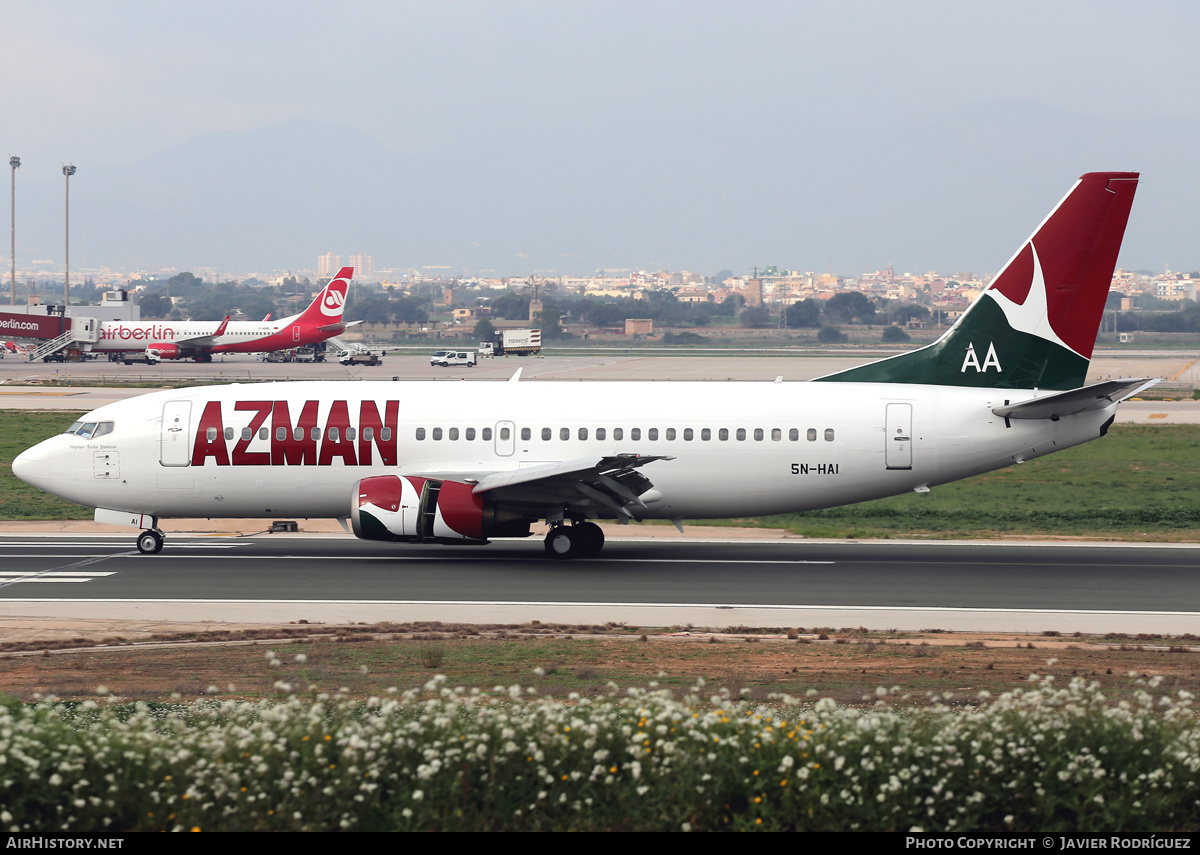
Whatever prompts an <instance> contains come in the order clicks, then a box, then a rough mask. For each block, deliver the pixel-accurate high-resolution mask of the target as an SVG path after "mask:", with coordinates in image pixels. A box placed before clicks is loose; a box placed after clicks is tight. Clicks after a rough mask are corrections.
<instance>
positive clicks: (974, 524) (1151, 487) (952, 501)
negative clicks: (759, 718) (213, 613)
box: [0, 410, 1200, 540]
mask: <svg viewBox="0 0 1200 855" xmlns="http://www.w3.org/2000/svg"><path fill="white" fill-rule="evenodd" d="M77 416H78V414H77V413H74V412H66V411H62V412H28V411H14V410H4V411H0V463H3V464H5V465H4V466H3V467H0V519H14V520H15V519H87V518H89V517H91V510H90V509H88V508H84V507H81V506H79V505H75V504H72V503H71V502H66V501H63V500H61V499H58V498H55V497H53V496H50V495H48V494H46V493H43V492H42V491H40V490H38V489H36V488H34V487H30V486H29V485H27V484H25V483H23V482H21V481H20V480H18V479H17V478H16V477H14V476H13V474H12V470H11V468H10V467H9V464H11V463H12V460H13V458H14V457H16V456H17V454H19V453H20V452H21V451H23V450H24V449H26V448H28V447H29V446H31V445H34V444H35V443H37V442H40V441H41V440H43V439H45V438H47V437H49V436H53V435H54V434H56V433H58V432H60V431H62V430H63V429H64V428H65V427H67V426H68V425H69V424H70V423H71V422H72V421H74V420H75V418H77ZM712 523H713V524H717V525H754V526H765V527H771V528H787V529H789V530H791V531H793V532H795V533H797V534H801V535H804V536H807V537H836V538H875V537H906V536H911V535H920V536H933V537H956V538H957V537H986V536H990V535H993V534H1006V535H1021V536H1035V535H1053V536H1074V537H1098V538H1105V537H1114V538H1121V539H1141V540H1197V539H1200V426H1198V425H1154V426H1144V425H1115V426H1114V427H1113V428H1112V429H1111V430H1110V431H1109V434H1108V436H1106V437H1104V438H1103V439H1100V440H1097V441H1096V442H1089V443H1085V444H1084V445H1081V446H1078V447H1076V448H1072V449H1068V450H1067V451H1063V452H1059V453H1058V454H1052V455H1050V456H1048V457H1043V458H1041V459H1039V460H1034V461H1031V462H1030V463H1026V464H1024V465H1023V466H1013V467H1009V468H1008V469H1002V470H1000V471H997V472H991V473H988V474H986V475H980V476H977V477H975V478H969V479H967V480H965V481H958V482H956V483H954V484H947V485H945V486H942V487H935V488H934V489H933V490H932V491H931V492H929V493H927V494H924V495H918V494H916V493H912V494H908V495H904V496H897V497H894V498H890V499H880V500H877V501H874V502H864V503H863V504H860V505H851V506H849V507H845V508H830V509H827V510H822V511H809V512H807V513H802V514H786V515H783V516H775V517H763V518H757V519H736V520H717V521H712Z"/></svg>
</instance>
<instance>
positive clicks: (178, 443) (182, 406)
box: [159, 401, 192, 466]
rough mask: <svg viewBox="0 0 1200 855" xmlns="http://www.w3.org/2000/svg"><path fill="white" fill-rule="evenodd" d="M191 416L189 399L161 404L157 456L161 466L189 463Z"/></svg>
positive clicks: (190, 453) (190, 455)
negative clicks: (159, 449)
mask: <svg viewBox="0 0 1200 855" xmlns="http://www.w3.org/2000/svg"><path fill="white" fill-rule="evenodd" d="M191 418H192V403H191V401H167V402H166V403H165V404H163V417H162V429H161V431H160V440H161V441H160V445H161V451H160V454H161V456H160V457H159V460H160V461H161V462H162V465H163V466H187V465H188V464H189V463H191V460H192V449H191V445H192V443H191V440H190V434H191Z"/></svg>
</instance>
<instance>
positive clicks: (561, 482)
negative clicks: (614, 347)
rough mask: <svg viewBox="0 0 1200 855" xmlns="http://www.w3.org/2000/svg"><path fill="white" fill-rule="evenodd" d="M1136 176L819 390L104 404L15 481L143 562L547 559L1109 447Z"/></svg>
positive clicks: (530, 392)
mask: <svg viewBox="0 0 1200 855" xmlns="http://www.w3.org/2000/svg"><path fill="white" fill-rule="evenodd" d="M1137 180H1138V176H1137V173H1131V172H1109V173H1092V174H1088V175H1084V176H1083V177H1082V178H1080V179H1079V181H1078V182H1077V183H1076V184H1075V186H1074V187H1072V188H1071V190H1070V192H1069V193H1068V194H1067V195H1066V197H1065V198H1064V199H1063V200H1062V201H1061V202H1060V203H1059V204H1058V206H1057V207H1056V208H1055V209H1054V211H1053V212H1052V213H1051V214H1050V216H1049V217H1047V219H1046V220H1045V221H1044V222H1043V223H1042V224H1041V225H1040V226H1039V227H1038V228H1037V229H1036V231H1034V233H1033V236H1032V237H1031V238H1030V239H1029V240H1028V241H1026V242H1025V243H1024V244H1022V245H1021V247H1020V249H1019V250H1018V251H1017V253H1016V254H1015V255H1014V256H1013V257H1012V259H1011V260H1010V261H1009V262H1008V264H1007V265H1005V267H1004V268H1003V270H1001V272H1000V273H999V274H998V275H997V276H996V278H995V279H994V280H992V282H991V284H990V285H989V286H988V288H987V290H986V291H985V292H984V294H983V295H981V296H980V298H979V299H978V300H976V301H975V303H973V304H972V305H971V307H970V308H969V309H968V310H967V311H966V312H964V313H963V315H962V316H961V317H960V318H959V320H958V322H957V323H956V324H955V325H954V326H953V327H952V328H951V329H950V330H948V331H947V332H946V333H945V335H943V336H942V337H941V338H940V339H938V340H937V341H936V342H934V343H933V344H931V345H929V346H927V347H924V348H922V349H920V350H915V351H911V352H908V353H903V354H900V355H898V356H893V357H891V358H889V359H885V360H882V361H879V362H875V363H872V364H869V365H864V366H861V367H858V368H853V369H850V370H848V371H843V372H840V373H837V374H832V375H829V376H827V377H822V378H820V379H818V380H816V381H812V382H806V383H783V382H779V381H776V382H773V383H772V382H768V383H711V384H706V383H688V382H682V383H612V382H606V383H554V382H535V383H529V382H524V383H523V382H507V383H495V382H491V383H489V382H474V383H444V382H441V383H439V382H419V383H418V382H413V383H394V382H393V383H387V382H384V383H370V382H354V383H345V382H326V383H320V382H304V383H272V384H252V385H231V386H212V387H205V388H195V389H180V390H171V391H164V392H156V393H153V394H149V395H145V396H143V397H140V398H135V399H133V400H129V401H123V402H120V403H114V404H108V405H106V406H103V407H100V408H99V409H97V410H95V411H93V412H91V413H89V414H88V415H87V416H85V417H84V418H83V419H81V420H79V421H78V422H76V423H75V424H73V425H71V427H70V428H68V429H67V431H66V432H65V433H64V434H61V435H59V436H55V437H52V438H51V439H48V440H46V441H45V442H42V443H41V444H39V445H37V446H35V447H34V448H31V449H29V450H28V451H25V452H24V453H23V454H21V455H20V456H19V457H18V458H17V459H16V461H14V463H13V471H14V472H15V473H16V474H17V476H19V477H20V478H22V479H23V480H25V481H27V482H28V483H30V484H33V485H36V486H38V487H40V488H42V489H44V490H47V491H49V492H51V493H54V494H56V495H58V496H62V497H63V498H65V499H69V500H71V501H73V502H79V503H81V504H84V505H88V506H90V507H95V508H96V513H95V518H96V519H97V520H99V521H101V522H110V523H119V524H123V525H130V526H134V527H137V528H141V529H143V531H142V532H141V534H140V535H139V536H138V538H137V545H138V548H139V549H140V550H141V551H142V552H146V553H153V552H158V551H159V550H160V549H161V548H162V545H163V534H162V532H161V530H160V529H159V527H158V523H159V520H161V519H165V518H170V517H263V518H272V517H274V518H280V517H305V518H311V517H329V518H338V519H342V520H343V521H345V520H346V519H347V518H348V519H349V520H350V523H351V525H352V526H353V531H354V533H355V534H356V535H357V536H358V537H361V538H366V539H368V540H384V541H398V542H418V543H422V542H423V543H457V544H482V543H486V542H487V541H488V540H489V539H490V538H502V537H528V536H529V534H530V525H531V524H532V523H535V522H537V521H540V520H546V521H547V522H548V523H549V524H550V526H551V529H550V533H549V535H547V537H546V540H545V547H546V550H547V552H549V553H550V554H551V555H553V556H556V557H559V558H570V557H573V556H585V555H594V554H595V553H597V552H598V551H599V550H600V548H601V547H602V545H603V541H604V537H603V533H602V531H601V529H600V527H599V526H597V525H596V524H595V523H594V522H593V520H597V519H608V520H618V521H620V522H627V521H629V520H631V519H632V520H643V519H668V520H672V521H674V522H675V523H676V525H677V526H678V525H680V523H681V521H682V520H683V519H711V518H717V517H735V516H758V515H763V514H777V513H784V512H790V511H804V510H810V509H814V508H827V507H832V506H835V505H846V504H851V503H854V502H862V501H866V500H868V499H876V498H881V497H883V496H894V495H898V494H901V493H906V492H910V491H915V492H918V493H923V492H926V491H928V490H930V489H931V488H934V487H937V486H938V485H939V484H945V483H947V482H950V481H955V480H958V479H960V478H966V477H967V476H970V475H975V474H978V473H980V472H988V471H991V470H993V469H999V468H1001V467H1004V466H1010V465H1012V464H1014V463H1022V462H1024V461H1026V460H1032V459H1034V458H1037V457H1041V456H1043V455H1045V454H1050V453H1052V452H1055V451H1061V450H1062V449H1065V448H1070V447H1071V446H1074V445H1078V444H1080V443H1083V442H1087V441H1088V440H1092V439H1096V438H1098V437H1101V436H1103V435H1104V434H1105V432H1106V431H1107V430H1108V427H1109V425H1111V424H1112V422H1113V419H1114V418H1115V412H1116V408H1117V403H1118V402H1120V401H1122V400H1124V399H1125V398H1127V397H1129V396H1131V395H1133V394H1135V393H1136V392H1137V391H1139V390H1141V389H1142V388H1144V387H1145V386H1148V385H1150V383H1152V382H1154V381H1145V380H1139V381H1133V382H1129V381H1109V382H1103V383H1097V384H1094V385H1091V386H1085V385H1084V383H1085V376H1086V373H1087V369H1088V363H1089V361H1090V358H1091V354H1092V348H1093V345H1094V343H1095V338H1096V331H1097V328H1098V326H1099V322H1100V317H1101V313H1102V312H1103V310H1104V303H1105V297H1106V295H1107V294H1108V289H1109V284H1110V282H1111V279H1112V273H1113V268H1114V266H1115V264H1116V260H1117V253H1118V251H1119V249H1120V246H1121V239H1122V236H1123V235H1124V232H1125V223H1126V220H1127V219H1128V216H1129V209H1130V205H1131V204H1132V202H1133V196H1134V192H1135V190H1136V188H1137ZM519 376H520V372H518V373H517V375H516V376H514V377H513V378H512V379H513V381H517V380H519ZM343 524H345V523H344V522H343Z"/></svg>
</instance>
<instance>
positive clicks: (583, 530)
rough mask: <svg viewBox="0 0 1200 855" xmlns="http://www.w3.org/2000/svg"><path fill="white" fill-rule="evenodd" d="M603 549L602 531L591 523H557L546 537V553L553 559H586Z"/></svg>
mask: <svg viewBox="0 0 1200 855" xmlns="http://www.w3.org/2000/svg"><path fill="white" fill-rule="evenodd" d="M603 547H604V531H603V530H602V529H601V528H600V526H598V525H596V524H595V523H591V522H582V523H575V524H574V525H563V524H562V523H559V524H558V525H556V526H554V527H553V528H551V529H550V533H549V534H548V535H546V552H548V553H549V554H550V555H551V556H552V557H554V558H587V557H590V556H592V555H595V554H596V553H598V552H599V551H600V550H601V549H602V548H603Z"/></svg>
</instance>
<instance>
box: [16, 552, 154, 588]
mask: <svg viewBox="0 0 1200 855" xmlns="http://www.w3.org/2000/svg"><path fill="white" fill-rule="evenodd" d="M118 554H124V555H137V553H136V552H126V553H118ZM112 557H113V556H112V555H96V556H93V557H91V558H85V559H84V560H83V561H76V562H75V563H74V564H67V565H65V566H63V567H52V568H51V569H49V570H37V571H34V572H31V573H25V574H22V575H21V577H20V578H18V579H4V580H3V581H0V588H7V587H9V586H10V585H19V584H21V583H22V582H48V581H59V580H56V579H54V578H53V577H55V576H68V577H70V576H74V575H76V574H75V573H72V572H71V571H72V569H73V568H75V567H87V566H88V565H89V564H96V563H98V562H100V561H107V560H108V559H109V558H112ZM115 573H116V571H115V570H113V571H95V572H91V571H89V572H88V575H91V576H112V575H114V574H115ZM4 575H8V574H0V576H4ZM79 575H83V574H82V573H80V574H79ZM61 581H64V582H66V581H80V582H85V581H88V580H87V579H79V580H74V579H70V578H66V579H61Z"/></svg>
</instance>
